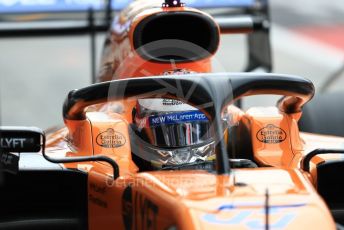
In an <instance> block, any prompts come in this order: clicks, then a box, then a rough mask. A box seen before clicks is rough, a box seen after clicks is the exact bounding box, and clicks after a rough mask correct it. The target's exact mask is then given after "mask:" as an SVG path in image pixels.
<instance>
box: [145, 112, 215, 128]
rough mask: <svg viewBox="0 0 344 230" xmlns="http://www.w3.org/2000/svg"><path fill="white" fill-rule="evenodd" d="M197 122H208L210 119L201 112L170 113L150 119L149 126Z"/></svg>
mask: <svg viewBox="0 0 344 230" xmlns="http://www.w3.org/2000/svg"><path fill="white" fill-rule="evenodd" d="M196 121H208V118H207V117H206V116H205V114H204V113H202V112H200V111H192V112H185V113H170V114H163V115H157V116H151V117H149V124H150V125H151V126H159V125H171V124H179V123H184V122H185V123H187V122H196Z"/></svg>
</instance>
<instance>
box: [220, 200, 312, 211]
mask: <svg viewBox="0 0 344 230" xmlns="http://www.w3.org/2000/svg"><path fill="white" fill-rule="evenodd" d="M305 205H306V203H296V204H285V205H269V208H298V207H303V206H305ZM252 206H259V207H258V208H262V207H263V208H264V204H263V203H262V202H259V203H258V202H256V203H253V202H252V203H239V204H228V205H222V206H220V207H219V208H218V210H219V211H223V210H228V209H236V208H246V207H252Z"/></svg>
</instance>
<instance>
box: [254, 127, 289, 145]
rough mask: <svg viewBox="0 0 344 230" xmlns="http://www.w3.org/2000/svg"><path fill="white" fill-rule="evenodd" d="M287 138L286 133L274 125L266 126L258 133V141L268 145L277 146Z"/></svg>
mask: <svg viewBox="0 0 344 230" xmlns="http://www.w3.org/2000/svg"><path fill="white" fill-rule="evenodd" d="M286 138H287V134H286V132H285V131H284V130H283V129H281V128H279V127H277V126H275V125H272V124H269V125H267V126H265V127H264V128H262V129H260V130H259V131H258V132H257V139H258V140H259V141H260V142H263V143H266V144H277V143H281V142H283V141H284V140H285V139H286Z"/></svg>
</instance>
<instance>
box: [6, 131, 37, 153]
mask: <svg viewBox="0 0 344 230" xmlns="http://www.w3.org/2000/svg"><path fill="white" fill-rule="evenodd" d="M42 136H44V134H43V131H42V130H40V129H39V128H35V127H12V126H0V153H9V152H15V153H28V152H35V153H36V152H39V151H41V148H42Z"/></svg>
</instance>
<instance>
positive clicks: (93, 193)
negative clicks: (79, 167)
mask: <svg viewBox="0 0 344 230" xmlns="http://www.w3.org/2000/svg"><path fill="white" fill-rule="evenodd" d="M89 189H90V190H89V191H90V194H89V196H88V200H89V201H90V202H91V203H93V204H95V205H97V206H99V207H101V208H108V203H107V201H106V198H105V197H103V196H105V195H106V191H107V190H106V187H105V186H100V185H98V184H95V183H90V186H89ZM101 197H102V198H101Z"/></svg>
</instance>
